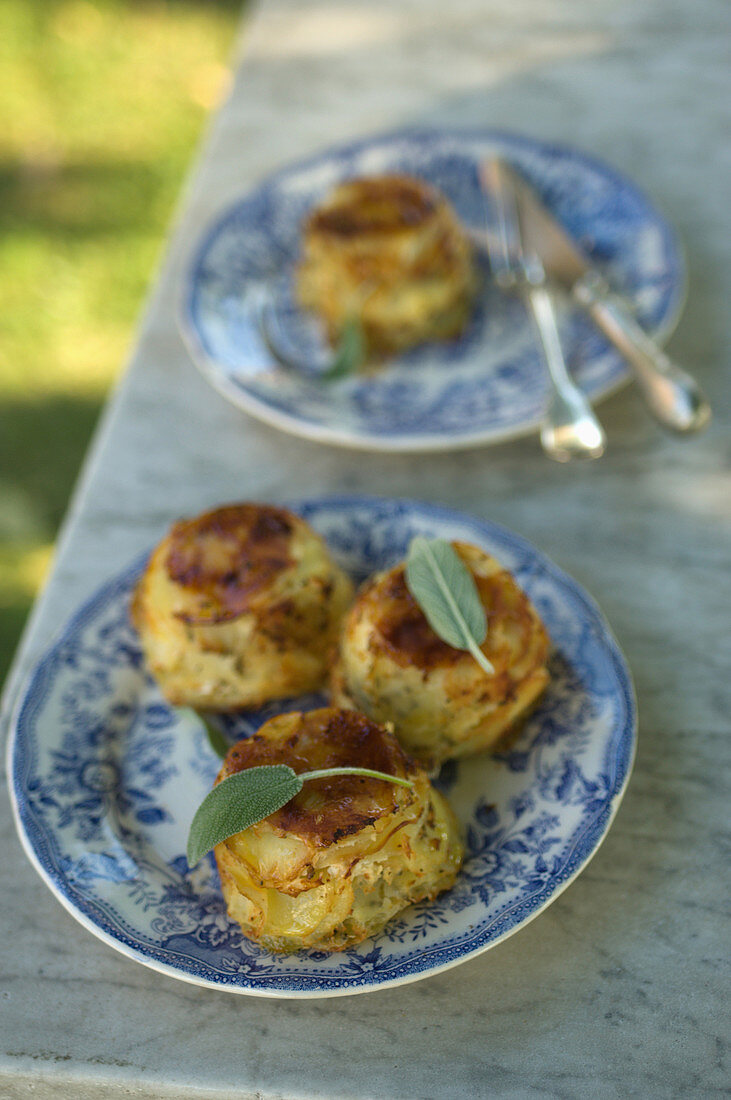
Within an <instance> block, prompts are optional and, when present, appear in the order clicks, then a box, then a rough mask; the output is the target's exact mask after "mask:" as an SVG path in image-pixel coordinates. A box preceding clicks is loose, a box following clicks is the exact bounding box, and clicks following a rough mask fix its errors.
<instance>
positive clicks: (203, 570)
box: [132, 504, 352, 710]
mask: <svg viewBox="0 0 731 1100" xmlns="http://www.w3.org/2000/svg"><path fill="white" fill-rule="evenodd" d="M351 597H352V585H351V583H350V580H349V579H348V577H347V576H346V575H345V574H344V573H343V572H342V570H341V569H339V568H338V566H337V565H335V564H334V562H333V561H332V560H331V559H330V555H329V553H328V550H327V547H326V546H325V543H324V542H323V540H322V539H321V538H320V536H319V535H317V534H315V532H314V531H312V530H311V528H310V527H309V526H308V525H307V524H306V523H305V522H304V520H302V519H300V518H299V516H295V515H294V514H293V513H291V512H288V511H287V510H286V509H284V508H275V507H272V506H271V505H267V504H233V505H229V506H227V507H222V508H216V509H214V510H213V511H210V512H205V513H204V514H203V515H200V516H196V517H195V518H194V519H188V520H183V521H181V522H180V523H176V524H175V525H174V526H173V528H172V529H171V530H170V532H169V534H168V535H167V536H166V537H165V538H164V539H163V540H162V542H161V543H160V545H159V546H158V547H157V549H156V550H155V551H154V553H153V554H152V556H151V558H150V560H149V563H148V565H147V568H146V570H145V572H144V575H143V576H142V578H141V580H140V581H139V583H138V585H137V588H136V591H135V593H134V597H133V600H132V620H133V622H134V625H135V627H136V628H137V630H138V632H139V634H140V638H141V640H142V645H143V649H144V652H145V656H146V659H147V664H148V667H149V668H150V671H151V672H152V674H153V675H154V676H155V677H156V679H157V681H158V683H159V684H160V687H161V689H162V691H163V694H164V695H165V696H166V698H167V699H168V700H169V701H170V702H171V703H174V704H177V705H187V706H193V707H201V708H203V709H208V710H231V709H235V708H237V707H246V706H255V705H259V704H261V703H264V702H266V701H268V700H270V699H277V698H282V697H284V696H287V695H293V694H297V693H299V692H305V691H313V690H315V689H317V688H318V687H320V686H321V685H322V682H323V680H324V678H325V676H326V670H327V661H328V654H329V653H330V652H331V650H332V647H333V644H334V642H335V640H336V638H337V634H338V629H339V626H340V622H341V619H342V616H343V615H344V613H345V610H346V608H347V606H348V603H349V601H350V599H351Z"/></svg>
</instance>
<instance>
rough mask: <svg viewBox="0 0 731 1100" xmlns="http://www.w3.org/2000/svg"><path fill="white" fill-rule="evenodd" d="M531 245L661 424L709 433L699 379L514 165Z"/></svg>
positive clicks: (706, 406)
mask: <svg viewBox="0 0 731 1100" xmlns="http://www.w3.org/2000/svg"><path fill="white" fill-rule="evenodd" d="M506 170H507V171H508V173H509V174H510V176H511V177H512V179H513V182H514V185H515V189H516V193H517V196H518V204H519V209H520V216H521V224H522V226H523V234H524V239H525V241H526V242H529V243H530V246H531V248H533V249H535V251H536V252H537V253H538V255H539V256H540V257H541V260H542V261H543V265H544V267H545V269H546V273H547V275H548V277H549V278H550V279H553V280H555V281H556V282H558V283H560V284H561V285H563V286H564V287H565V289H566V290H568V292H569V293H570V295H571V297H572V298H573V300H574V301H575V302H576V303H577V304H578V305H580V306H581V307H582V309H585V310H586V312H587V313H588V314H589V316H590V317H591V318H592V320H593V321H594V323H595V324H596V325H597V327H598V328H599V329H601V331H602V332H603V333H604V335H605V336H606V337H607V339H608V340H609V341H610V342H611V343H612V344H614V346H615V347H616V348H617V350H618V351H619V352H621V354H622V355H623V356H624V358H625V359H626V360H627V362H628V364H629V365H630V367H631V368H632V370H633V372H634V376H635V380H636V382H637V384H638V386H639V387H640V391H641V392H642V395H643V397H644V399H645V402H646V403H647V406H648V408H649V409H650V411H651V412H652V414H653V415H654V417H655V419H656V420H657V421H658V422H659V423H660V424H662V425H663V427H665V428H670V429H671V430H673V431H676V432H694V431H700V430H701V429H702V428H705V427H706V425H707V424H708V422H709V420H710V419H711V407H710V405H709V404H708V401H707V400H706V398H705V396H704V395H703V393H702V391H701V389H700V387H699V386H698V384H697V382H696V381H695V379H694V378H692V377H691V376H690V375H689V374H688V373H687V372H686V371H684V370H683V369H682V368H681V367H679V366H678V365H677V364H676V363H674V362H673V361H672V360H671V359H670V358H669V356H667V355H666V354H665V352H664V351H663V350H662V348H660V347H659V345H658V344H656V343H655V341H654V340H652V338H651V337H650V336H648V335H647V333H646V332H645V330H644V329H643V328H642V326H641V325H640V324H639V323H638V321H637V320H636V318H635V316H634V313H633V311H632V307H631V306H630V305H629V303H628V302H627V301H626V300H625V299H624V298H622V297H621V295H619V294H617V293H615V292H614V291H613V290H612V289H611V287H610V286H609V284H608V283H607V281H606V279H605V278H604V276H603V275H602V274H601V273H600V272H599V271H598V270H597V269H596V267H594V266H593V264H592V262H591V261H590V260H589V259H588V258H587V257H586V256H585V255H584V254H583V252H582V251H581V249H580V248H579V246H578V245H577V244H576V242H575V241H574V240H573V239H572V238H571V236H570V235H569V233H568V232H567V231H566V230H565V229H564V227H563V226H562V225H561V224H560V222H559V221H558V220H557V219H556V218H555V217H554V215H553V214H552V213H551V212H550V211H549V210H547V209H546V207H545V206H544V204H543V202H542V201H541V199H540V198H539V197H538V195H537V194H536V193H535V191H534V190H533V188H532V187H531V186H530V184H529V183H528V182H527V181H526V180H525V178H524V177H523V176H522V175H521V174H520V173H519V172H518V171H516V169H515V168H513V167H512V166H510V165H508V166H506Z"/></svg>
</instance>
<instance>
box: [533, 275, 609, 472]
mask: <svg viewBox="0 0 731 1100" xmlns="http://www.w3.org/2000/svg"><path fill="white" fill-rule="evenodd" d="M524 294H525V299H526V304H527V305H528V307H529V310H530V313H531V318H532V320H533V323H534V325H535V329H536V332H537V333H538V336H539V339H540V342H541V346H542V348H543V352H544V355H545V359H546V366H547V367H548V374H549V377H550V380H551V387H552V391H553V393H552V396H551V399H550V401H549V404H548V408H547V410H546V417H545V420H544V423H543V427H542V429H541V443H542V444H543V448H544V450H546V451H547V453H548V454H550V455H551V457H552V458H556V459H558V460H559V461H560V462H567V461H570V460H571V459H572V458H599V457H600V456H601V455H602V454H603V453H604V447H605V437H604V431H603V429H602V426H601V424H600V423H599V421H598V420H597V418H596V416H595V415H594V411H593V409H592V407H591V405H590V404H589V401H588V400H587V398H586V397H585V396H584V394H583V393H582V391H581V390H580V389H579V387H578V386H577V385H575V383H574V382H573V381H572V379H571V376H570V375H569V372H568V370H567V368H566V360H565V358H564V354H563V350H562V348H561V338H560V336H559V332H558V325H557V324H556V312H555V310H554V306H553V299H552V298H551V293H550V291H549V290H548V289H547V288H546V287H545V286H543V285H542V284H532V285H529V286H527V287H526V288H525V291H524Z"/></svg>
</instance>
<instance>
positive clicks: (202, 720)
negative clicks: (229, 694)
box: [178, 707, 230, 760]
mask: <svg viewBox="0 0 731 1100" xmlns="http://www.w3.org/2000/svg"><path fill="white" fill-rule="evenodd" d="M178 713H179V714H181V715H187V716H188V717H189V718H192V719H193V720H194V721H195V722H197V723H198V724H199V725H201V726H202V727H203V729H204V730H205V733H206V737H207V738H208V744H209V745H210V746H211V748H212V749H213V751H214V752H215V754H216V756H218V757H220V758H221V760H223V758H224V757H225V755H226V753H227V752H228V750H229V748H230V745H229V743H228V741H227V740H226V738H225V737H224V735H223V734H222V733H221V731H220V730H219V729H218V728H217V727H216V726H214V725H213V723H212V722H211V720H210V719H209V718H207V717H206V715H205V714H201V712H200V711H199V710H194V709H193V708H192V707H178Z"/></svg>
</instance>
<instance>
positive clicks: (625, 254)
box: [181, 131, 685, 451]
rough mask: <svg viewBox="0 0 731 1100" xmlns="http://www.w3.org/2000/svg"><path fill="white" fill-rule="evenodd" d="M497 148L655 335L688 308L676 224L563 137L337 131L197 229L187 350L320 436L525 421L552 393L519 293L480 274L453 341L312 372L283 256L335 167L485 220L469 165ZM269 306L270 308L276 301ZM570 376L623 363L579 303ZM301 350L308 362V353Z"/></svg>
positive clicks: (385, 437)
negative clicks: (436, 198)
mask: <svg viewBox="0 0 731 1100" xmlns="http://www.w3.org/2000/svg"><path fill="white" fill-rule="evenodd" d="M489 154H499V155H501V156H503V157H505V158H506V159H508V160H509V161H511V162H512V163H514V164H515V165H516V166H517V167H518V168H519V169H520V170H521V171H522V172H523V173H524V174H525V176H526V177H527V178H528V179H529V180H530V181H531V182H532V183H533V184H534V186H535V187H536V189H537V190H538V192H539V193H540V194H541V196H542V197H543V199H544V201H545V202H546V204H547V205H548V207H549V208H550V209H552V210H553V211H554V213H555V214H556V215H557V216H558V218H559V219H560V220H561V221H562V222H563V223H564V225H565V226H566V228H567V229H568V230H569V231H570V232H571V233H572V234H573V235H574V236H575V238H576V239H577V240H579V241H580V242H581V244H582V245H583V246H584V248H585V250H586V251H587V252H588V253H589V254H590V255H591V256H593V257H594V259H595V260H596V261H597V263H599V264H600V265H601V266H602V267H603V268H604V269H605V271H606V273H607V275H608V276H609V278H610V280H611V281H612V282H613V283H614V285H615V286H616V287H617V289H621V290H622V291H623V292H624V293H625V294H626V296H627V297H628V298H629V299H630V300H631V301H632V302H633V303H634V304H635V306H636V308H637V311H638V316H639V318H640V320H641V321H642V322H643V324H644V325H645V326H646V328H647V329H648V331H650V332H651V333H653V334H654V335H655V336H656V337H657V338H658V339H660V340H662V339H665V338H667V336H668V335H669V334H670V331H671V330H672V327H673V325H674V324H675V322H676V320H677V318H678V316H679V313H680V310H681V308H682V303H683V296H684V286H685V275H684V265H683V261H682V258H681V256H680V253H679V249H678V244H677V241H676V239H675V236H674V234H673V232H672V230H671V229H670V228H669V226H668V225H667V223H666V222H665V221H664V220H663V218H662V217H661V216H660V215H659V214H658V212H657V211H656V210H655V209H654V208H653V207H652V206H651V204H650V203H649V202H648V200H647V199H646V198H645V197H644V196H643V195H642V194H640V192H638V191H637V189H636V188H635V187H634V186H633V185H632V184H631V183H629V182H628V181H627V180H625V179H623V178H622V177H621V176H619V175H618V174H617V173H615V172H614V171H613V170H612V169H610V168H608V167H607V166H606V165H604V164H602V163H600V162H598V161H596V160H593V159H592V158H590V157H587V156H585V155H584V154H583V153H580V152H578V151H577V150H575V149H571V148H567V147H565V146H557V145H548V144H545V143H543V142H540V141H535V140H533V139H531V138H526V137H517V136H515V135H512V134H506V133H499V132H491V131H488V132H484V131H483V132H451V131H450V132H438V131H437V132H419V131H417V132H403V133H396V134H393V135H390V136H387V137H381V138H374V139H370V140H367V141H360V142H357V143H356V144H351V145H347V146H343V147H339V148H336V149H333V150H330V151H328V152H325V153H322V154H321V155H319V156H317V157H315V158H313V159H312V160H309V161H307V162H305V163H303V164H299V165H297V166H295V167H293V168H288V169H286V170H284V171H282V172H279V173H278V174H276V175H274V176H272V177H270V178H269V179H268V180H267V181H266V182H264V183H263V184H262V185H261V186H259V187H257V188H256V189H255V190H254V191H252V192H250V193H249V194H248V195H247V196H246V197H245V198H243V199H242V200H241V201H239V202H237V203H235V204H234V205H233V206H232V207H231V208H230V209H228V210H226V212H225V213H224V214H223V216H222V217H221V218H220V219H219V220H218V221H217V222H216V224H215V225H213V226H212V228H211V229H210V230H209V231H208V232H207V233H206V235H205V238H204V240H203V242H202V244H201V245H200V247H199V249H198V251H197V253H196V254H195V257H194V259H193V262H192V266H191V268H190V270H189V271H188V272H187V273H186V275H185V278H184V286H183V294H182V303H181V327H182V330H183V333H184V335H185V337H186V340H187V343H188V346H189V348H190V350H191V353H192V355H193V358H194V359H195V361H196V362H197V364H198V365H199V367H200V368H201V370H202V371H203V373H204V375H205V376H206V378H208V379H209V381H210V382H211V383H212V384H213V385H214V386H215V387H216V389H217V390H219V391H220V392H221V393H222V394H223V395H224V397H227V398H228V399H229V400H231V401H232V402H234V404H236V405H239V406H240V407H241V408H243V409H245V410H246V411H247V412H249V413H252V414H253V415H254V416H257V417H259V418H261V419H262V420H265V421H267V422H268V423H270V424H273V425H275V426H276V427H279V428H282V429H284V430H286V431H289V432H293V433H295V434H297V435H303V436H306V437H308V438H310V439H317V440H320V441H322V442H329V443H338V444H341V445H346V446H351V447H361V448H366V449H370V450H383V451H418V450H448V449H454V448H456V447H466V446H470V445H473V444H476V443H488V442H497V441H498V440H503V439H508V438H512V437H515V436H518V435H521V434H524V433H527V432H531V431H534V430H535V429H536V428H537V427H538V425H539V424H540V422H541V419H542V416H543V412H544V409H545V406H546V403H547V395H548V390H547V386H546V376H545V367H544V365H543V362H542V360H541V358H540V354H539V352H538V349H537V346H536V343H535V338H534V335H533V333H532V331H531V328H530V326H529V324H528V321H527V316H526V313H525V308H524V306H523V305H522V303H521V302H520V301H518V300H516V299H515V298H510V297H507V296H505V295H504V294H502V293H501V292H500V291H498V290H497V289H496V288H495V287H493V286H491V285H490V282H489V279H488V277H487V274H488V267H487V261H486V258H485V256H484V253H483V254H482V255H481V260H482V264H481V266H482V268H483V273H484V274H485V280H484V292H483V293H482V294H481V296H480V299H479V302H478V305H477V307H476V309H475V311H474V315H473V318H472V321H471V323H470V325H469V327H468V329H467V331H466V332H465V334H464V335H463V337H462V338H461V339H459V340H456V341H451V342H449V343H442V344H432V345H430V346H428V347H422V348H419V349H416V350H414V351H412V352H410V353H409V354H408V355H404V356H401V357H400V358H398V359H393V360H391V361H390V362H388V363H387V364H385V365H384V366H383V367H382V368H381V369H379V370H378V371H376V372H375V373H372V374H370V375H367V376H364V375H360V376H358V377H351V378H346V379H343V380H341V381H339V382H337V383H329V384H328V383H324V382H321V381H320V382H318V381H317V379H316V377H313V372H314V374H316V371H317V364H318V363H320V364H322V359H323V355H324V354H326V353H325V352H324V350H323V349H324V345H323V342H322V340H321V338H320V335H319V332H318V328H317V324H316V323H315V322H314V320H313V319H312V318H311V317H307V316H305V315H304V314H303V313H302V312H301V311H300V310H299V309H298V308H297V306H296V304H295V301H294V296H293V293H292V271H293V267H294V265H295V263H296V260H297V256H298V249H299V240H300V231H301V224H302V220H303V218H304V216H305V215H306V214H307V212H308V211H309V210H310V208H311V207H312V205H313V204H314V203H316V202H317V201H319V200H320V199H321V198H322V197H323V195H325V194H326V193H327V192H328V191H329V190H330V189H331V188H332V187H333V185H334V184H336V183H337V182H338V181H340V180H342V179H344V178H346V177H349V176H354V175H373V174H376V173H380V172H388V171H399V172H406V173H409V174H412V175H415V176H419V177H421V178H423V179H426V180H428V181H430V182H431V183H433V184H434V185H435V186H437V187H438V188H440V189H441V191H443V192H444V194H445V195H447V196H448V198H449V199H450V200H451V202H452V203H453V205H454V207H455V209H456V211H457V214H458V216H459V217H460V219H461V221H462V223H463V224H464V225H465V226H466V227H467V228H468V230H469V231H470V232H471V233H473V234H474V235H475V237H476V238H478V237H479V236H480V235H482V234H484V230H485V202H484V198H483V196H482V194H481V191H480V186H479V181H478V177H477V166H478V164H479V163H480V161H481V160H483V159H484V157H485V156H487V155H489ZM269 298H273V299H274V301H275V302H276V303H277V306H276V307H275V309H274V311H273V313H274V318H275V321H276V323H275V324H273V325H270V326H269V327H270V328H273V329H274V333H273V335H274V339H275V343H276V344H278V345H279V346H280V348H281V349H282V350H283V351H284V352H285V353H288V356H289V357H290V358H292V359H294V360H296V361H297V362H298V363H301V364H302V365H303V366H302V369H301V370H299V371H297V370H294V371H292V370H286V369H282V368H278V367H277V365H276V362H275V360H274V358H273V357H272V354H271V353H270V351H269V350H268V348H267V344H266V341H265V339H264V337H263V335H262V331H261V323H260V319H261V313H262V302H263V301H265V300H267V299H269ZM271 312H272V311H269V313H267V312H266V311H265V315H267V316H268V315H269V314H270V313H271ZM559 320H560V325H561V330H562V336H563V341H564V346H565V350H566V353H567V357H568V360H569V363H570V366H571V368H572V370H573V372H574V374H575V377H576V379H577V381H578V382H579V384H580V385H581V386H582V387H583V389H584V390H585V391H586V392H587V393H588V394H589V396H590V397H591V398H592V399H598V398H600V397H602V396H604V395H606V394H608V393H610V392H611V391H612V390H614V389H616V388H617V387H618V386H619V385H620V384H621V383H622V382H623V381H625V380H626V378H627V369H626V366H625V364H624V362H623V360H622V359H621V358H620V356H619V354H618V353H617V352H616V351H615V350H614V349H613V348H611V347H610V346H609V345H608V344H607V342H606V341H605V340H604V338H603V337H602V336H600V335H599V333H598V332H597V331H596V330H595V329H594V328H593V326H592V324H591V322H590V321H588V320H587V319H586V318H585V317H584V316H582V315H580V314H579V313H577V312H575V311H573V310H571V309H570V308H569V306H568V305H567V304H563V305H562V306H561V307H560V310H559ZM308 366H310V367H311V369H308Z"/></svg>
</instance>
